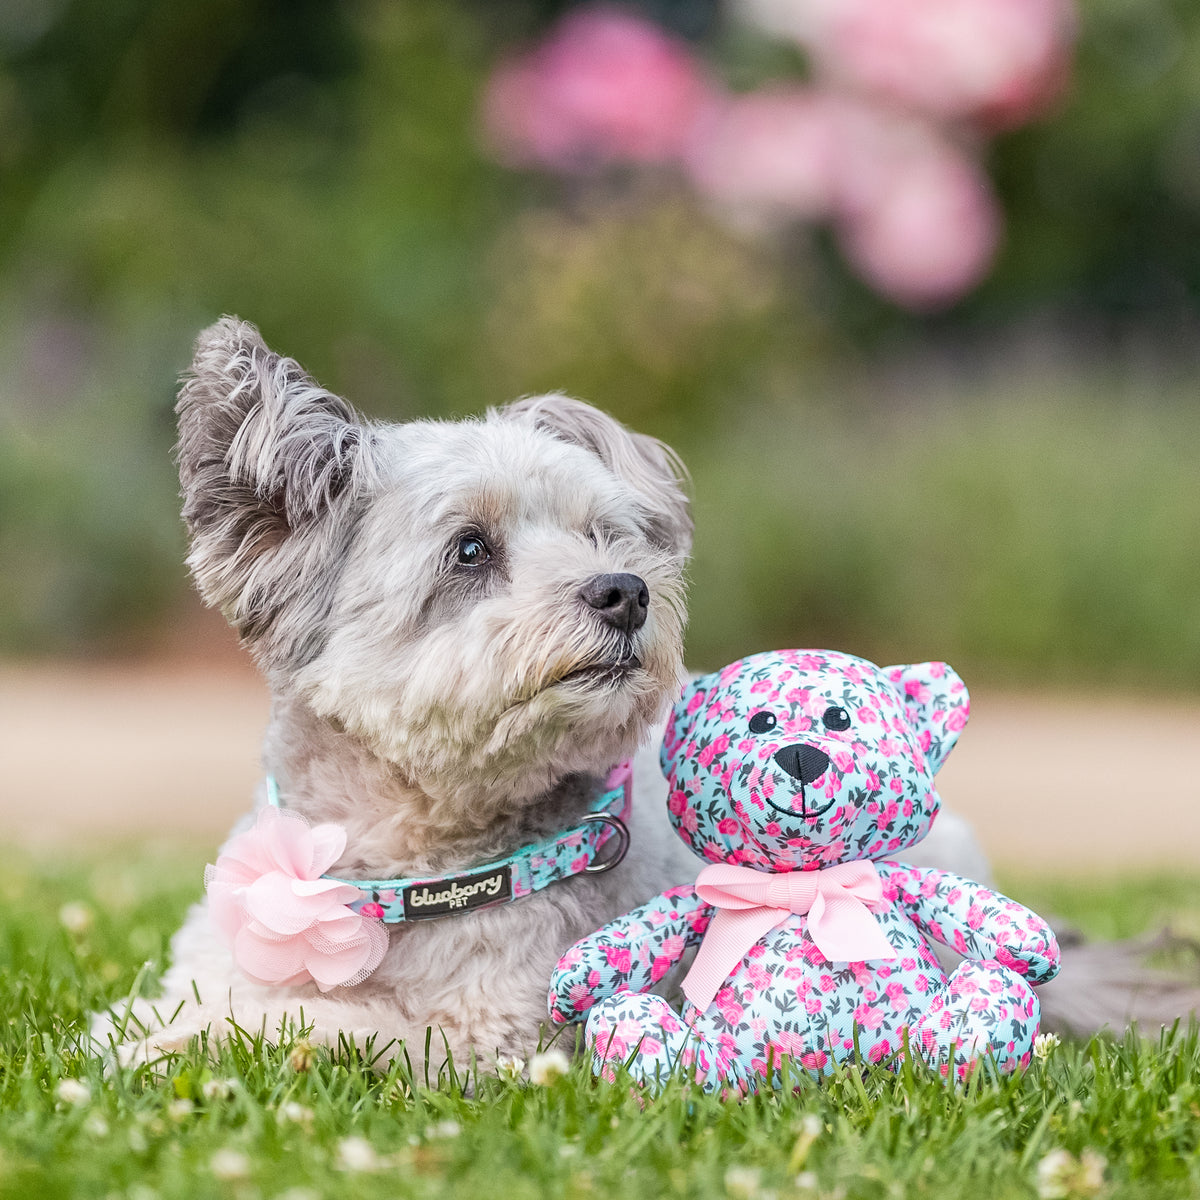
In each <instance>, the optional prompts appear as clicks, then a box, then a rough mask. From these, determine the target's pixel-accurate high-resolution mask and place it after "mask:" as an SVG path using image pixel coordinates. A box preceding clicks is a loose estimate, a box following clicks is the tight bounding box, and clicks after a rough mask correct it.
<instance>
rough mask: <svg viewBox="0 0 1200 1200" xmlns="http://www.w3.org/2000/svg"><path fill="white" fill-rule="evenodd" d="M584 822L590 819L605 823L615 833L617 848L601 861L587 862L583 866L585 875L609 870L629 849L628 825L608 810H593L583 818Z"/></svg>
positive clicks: (586, 822)
mask: <svg viewBox="0 0 1200 1200" xmlns="http://www.w3.org/2000/svg"><path fill="white" fill-rule="evenodd" d="M583 820H584V823H585V824H590V823H591V822H592V821H601V822H603V823H604V824H605V825H608V826H610V827H611V828H612V831H613V832H614V833H615V834H616V835H617V848H616V850H615V851H614V852H613V853H612V854H610V855H609V856H608V857H607V858H606V859H605V860H604V861H603V862H593V863H589V864H588V865H587V866H586V867H584V869H583V870H584V874H585V875H601V874H603V873H604V872H605V871H611V870H612V869H613V867H615V866H617V865H618V864H619V863H620V862H621V860H622V859H623V858H624V857H625V854H626V852H627V851H628V850H629V826H628V825H626V824H625V822H624V821H622V820H621V818H620V817H618V816H616V815H615V814H614V813H610V812H594V813H588V814H587V816H585V817H584V818H583Z"/></svg>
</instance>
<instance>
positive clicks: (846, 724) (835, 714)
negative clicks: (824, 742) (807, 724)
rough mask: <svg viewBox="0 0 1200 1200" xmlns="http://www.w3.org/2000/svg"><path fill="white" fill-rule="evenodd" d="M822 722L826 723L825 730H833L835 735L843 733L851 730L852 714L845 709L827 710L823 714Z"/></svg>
mask: <svg viewBox="0 0 1200 1200" xmlns="http://www.w3.org/2000/svg"><path fill="white" fill-rule="evenodd" d="M821 720H822V721H824V722H825V728H826V729H832V730H833V731H834V733H841V732H842V730H843V729H849V728H850V714H849V713H848V712H847V711H846V710H845V709H844V708H838V707H836V706H833V707H831V708H827V709H826V710H825V711H824V712H823V713H822V714H821Z"/></svg>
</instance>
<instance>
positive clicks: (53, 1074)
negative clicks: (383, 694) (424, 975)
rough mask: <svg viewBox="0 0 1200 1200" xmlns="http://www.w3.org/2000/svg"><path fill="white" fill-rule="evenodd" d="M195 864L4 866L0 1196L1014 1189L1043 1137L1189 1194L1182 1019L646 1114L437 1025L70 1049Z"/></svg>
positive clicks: (1132, 1184)
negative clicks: (499, 1069)
mask: <svg viewBox="0 0 1200 1200" xmlns="http://www.w3.org/2000/svg"><path fill="white" fill-rule="evenodd" d="M199 866H200V858H199V856H197V855H195V854H191V853H185V852H182V851H170V850H163V849H156V850H153V851H149V850H147V851H141V852H137V853H133V854H130V855H126V856H124V857H121V858H117V857H116V856H114V855H111V854H109V855H107V856H105V857H95V858H93V859H91V860H85V861H78V860H76V861H69V862H63V861H55V862H53V863H50V862H43V861H40V860H33V859H30V858H28V857H18V856H10V858H9V859H8V861H7V862H6V863H5V866H4V870H3V872H2V873H0V897H2V898H3V906H2V907H3V912H2V913H0V1200H8V1198H9V1197H11V1198H13V1200H17V1198H20V1200H28V1198H30V1197H41V1196H46V1197H55V1198H59V1197H63V1198H69V1197H91V1196H96V1197H114V1198H115V1197H121V1198H126V1197H127V1198H129V1200H152V1198H153V1197H162V1198H164V1200H171V1198H175V1197H179V1198H183V1197H188V1198H189V1200H190V1198H193V1197H194V1198H197V1200H205V1198H207V1197H233V1198H235V1200H251V1198H258V1197H261V1198H263V1200H269V1198H273V1197H286V1198H287V1200H303V1198H305V1197H307V1198H309V1200H311V1198H313V1197H320V1196H337V1197H348V1198H349V1197H372V1198H373V1197H378V1198H379V1200H384V1198H387V1200H392V1198H403V1197H419V1198H422V1200H424V1198H430V1200H436V1198H438V1197H443V1196H445V1197H456V1198H457V1197H470V1198H471V1200H475V1198H476V1197H478V1198H480V1200H506V1198H508V1197H513V1198H516V1197H535V1196H565V1197H574V1196H579V1197H590V1196H598V1197H610V1196H632V1197H638V1198H639V1200H641V1198H646V1200H649V1198H651V1197H657V1196H679V1197H689V1198H691V1197H698V1198H703V1197H733V1198H735V1200H736V1198H744V1197H751V1196H762V1197H769V1196H775V1197H779V1198H783V1197H792V1196H797V1197H813V1196H815V1195H820V1196H830V1197H842V1198H843V1200H856V1198H858V1197H862V1198H875V1197H879V1198H880V1200H890V1198H892V1197H904V1196H931V1197H948V1198H949V1197H954V1198H957V1197H962V1196H968V1195H969V1196H974V1197H988V1198H990V1197H1009V1196H1012V1197H1032V1196H1036V1195H1037V1194H1038V1192H1037V1185H1038V1168H1039V1164H1041V1163H1043V1161H1044V1160H1045V1159H1046V1157H1047V1156H1048V1155H1051V1154H1052V1153H1054V1152H1057V1151H1065V1152H1067V1153H1069V1154H1070V1155H1072V1156H1075V1157H1078V1156H1081V1155H1083V1154H1084V1153H1085V1152H1091V1153H1094V1154H1098V1155H1100V1156H1102V1157H1103V1158H1104V1160H1105V1164H1106V1165H1105V1168H1104V1179H1105V1182H1104V1185H1103V1194H1104V1195H1106V1196H1113V1197H1118V1196H1120V1197H1124V1196H1129V1197H1141V1196H1145V1197H1151V1196H1153V1197H1174V1196H1179V1197H1184V1196H1194V1195H1196V1194H1197V1193H1200V1035H1198V1032H1197V1030H1196V1029H1195V1028H1193V1029H1191V1030H1183V1029H1180V1030H1178V1031H1175V1032H1172V1033H1166V1034H1164V1035H1163V1036H1162V1037H1161V1038H1160V1039H1151V1040H1146V1041H1142V1040H1138V1039H1136V1038H1133V1037H1129V1038H1125V1039H1123V1040H1117V1041H1113V1040H1104V1039H1097V1040H1094V1041H1091V1042H1088V1043H1086V1044H1070V1043H1067V1044H1064V1045H1062V1046H1060V1047H1058V1048H1057V1049H1056V1050H1055V1051H1054V1052H1053V1053H1052V1054H1051V1055H1050V1057H1049V1058H1048V1060H1047V1061H1045V1062H1038V1063H1035V1064H1034V1066H1033V1067H1032V1068H1031V1069H1030V1070H1029V1071H1028V1072H1027V1073H1026V1074H1025V1075H1024V1076H1022V1077H1020V1078H1015V1079H1000V1078H994V1077H991V1076H990V1075H989V1074H988V1073H987V1072H984V1073H983V1074H981V1075H980V1076H979V1077H977V1078H976V1079H975V1080H974V1081H973V1082H972V1083H970V1084H969V1085H967V1086H966V1087H963V1086H958V1085H946V1084H944V1083H942V1082H941V1081H940V1080H938V1079H937V1078H936V1077H931V1076H928V1075H925V1074H924V1073H922V1072H919V1071H914V1070H907V1071H903V1072H901V1073H900V1074H897V1075H893V1074H890V1073H888V1072H887V1071H885V1070H881V1069H879V1068H876V1067H866V1068H864V1069H862V1070H846V1071H844V1072H842V1073H841V1074H840V1075H838V1076H836V1077H835V1078H833V1079H832V1080H830V1081H828V1082H826V1083H825V1084H823V1085H821V1086H817V1085H815V1084H812V1083H806V1084H804V1085H803V1086H801V1087H800V1088H799V1089H798V1090H796V1091H795V1092H791V1091H788V1092H783V1093H774V1094H768V1095H761V1096H756V1097H753V1098H751V1099H749V1100H747V1101H745V1102H742V1103H724V1104H723V1103H720V1102H719V1101H717V1100H715V1099H713V1098H712V1097H708V1096H704V1095H702V1094H698V1093H696V1092H695V1091H693V1090H689V1089H688V1088H686V1087H685V1086H683V1085H682V1084H673V1085H671V1086H669V1087H668V1089H667V1090H666V1092H665V1093H664V1095H663V1096H661V1097H660V1098H659V1099H657V1100H655V1101H652V1102H649V1103H646V1104H645V1105H644V1106H643V1105H642V1104H639V1102H638V1101H637V1100H635V1099H634V1098H633V1097H632V1096H631V1094H630V1090H629V1088H628V1087H627V1086H621V1085H617V1086H613V1085H609V1084H603V1083H598V1082H595V1081H593V1080H592V1079H591V1078H590V1077H589V1075H588V1073H587V1071H586V1068H585V1067H584V1066H582V1065H579V1064H577V1065H576V1066H574V1067H573V1068H572V1069H571V1070H570V1071H569V1072H568V1074H567V1075H566V1076H564V1077H563V1078H561V1079H559V1080H557V1082H554V1083H552V1084H550V1085H548V1086H536V1085H533V1084H530V1083H527V1082H521V1081H517V1080H510V1079H496V1078H493V1077H490V1076H480V1075H477V1074H476V1073H475V1072H474V1070H473V1069H472V1065H471V1064H457V1067H449V1068H448V1067H446V1066H445V1065H444V1064H443V1063H442V1061H441V1060H442V1057H443V1056H442V1055H440V1054H439V1053H438V1047H437V1043H436V1039H433V1040H431V1043H430V1046H429V1050H430V1054H429V1057H428V1060H427V1058H426V1047H424V1046H418V1047H409V1048H408V1054H407V1056H406V1057H401V1058H400V1059H399V1060H397V1061H396V1062H395V1063H394V1064H393V1065H392V1066H391V1068H390V1069H388V1070H386V1071H383V1072H380V1071H373V1070H372V1069H371V1068H370V1066H369V1065H368V1063H367V1059H369V1057H370V1053H371V1050H370V1048H360V1050H359V1051H358V1052H355V1051H354V1050H353V1049H351V1048H349V1047H344V1048H343V1049H342V1050H341V1051H339V1052H330V1051H327V1050H324V1049H316V1050H310V1049H308V1048H307V1044H306V1043H305V1042H304V1040H303V1037H302V1031H291V1032H288V1033H285V1035H284V1037H283V1039H282V1040H281V1042H280V1044H279V1045H277V1046H273V1045H271V1044H269V1043H267V1042H265V1041H264V1039H263V1038H262V1036H261V1033H259V1032H258V1031H248V1032H247V1033H246V1034H245V1036H243V1037H241V1038H239V1039H237V1040H235V1042H234V1043H233V1044H232V1045H227V1046H224V1047H223V1048H221V1049H219V1050H217V1051H216V1052H215V1056H214V1057H213V1058H211V1059H210V1058H209V1057H207V1056H206V1055H205V1054H203V1053H202V1052H201V1049H200V1048H199V1047H197V1048H196V1049H195V1051H194V1052H192V1053H188V1054H184V1055H180V1056H175V1057H172V1058H170V1059H168V1060H167V1061H165V1062H164V1063H162V1064H160V1065H159V1066H158V1067H157V1068H155V1069H150V1068H146V1067H141V1068H128V1069H115V1068H110V1069H109V1071H108V1072H107V1073H106V1072H105V1069H104V1066H103V1064H102V1063H101V1062H100V1061H99V1060H97V1059H96V1058H94V1057H92V1056H91V1055H89V1054H88V1053H86V1052H85V1050H84V1049H82V1048H81V1044H80V1038H81V1033H82V1031H83V1029H84V1025H85V1021H86V1014H87V1012H88V1011H89V1010H91V1009H93V1008H96V1007H99V1006H102V1005H104V1004H106V1003H110V1002H114V1001H117V1000H119V998H120V997H122V996H123V995H125V994H126V993H127V992H128V991H129V989H130V988H131V987H132V986H133V985H134V984H135V981H136V980H137V979H138V977H139V975H140V976H141V978H142V983H143V984H150V985H152V981H153V977H154V975H155V974H156V972H157V970H158V967H159V965H160V964H161V961H162V956H163V952H164V948H165V940H166V938H167V937H168V936H169V933H170V931H171V930H172V929H173V928H174V926H175V925H176V923H177V922H178V920H179V919H180V917H181V916H182V914H183V911H184V909H185V907H186V906H187V904H188V903H189V902H190V901H192V900H193V899H194V898H195V896H196V894H197V893H198V880H199ZM1195 882H1196V881H1195V880H1191V881H1159V882H1155V881H1146V882H1144V883H1141V884H1136V885H1134V884H1127V885H1121V886H1120V887H1115V888H1112V889H1109V890H1108V891H1107V892H1102V891H1099V890H1094V891H1092V892H1085V893H1084V897H1083V898H1082V899H1081V900H1080V901H1079V903H1078V905H1077V910H1078V911H1076V912H1070V911H1066V910H1064V911H1066V915H1068V916H1069V917H1071V918H1072V919H1078V918H1079V915H1080V913H1081V912H1083V911H1084V910H1086V911H1087V912H1088V913H1090V914H1091V916H1092V918H1093V921H1094V922H1095V921H1099V922H1100V923H1101V924H1102V923H1103V921H1104V920H1105V918H1104V915H1103V914H1104V912H1105V911H1106V910H1107V911H1110V912H1114V913H1115V912H1118V911H1127V909H1128V904H1127V901H1128V898H1129V896H1130V895H1136V896H1137V897H1139V899H1138V901H1137V904H1138V906H1139V907H1138V911H1140V912H1142V913H1144V914H1148V915H1149V916H1150V917H1151V919H1157V917H1158V914H1159V913H1160V911H1161V910H1163V909H1164V907H1166V908H1169V909H1170V910H1171V911H1178V910H1179V908H1180V907H1182V909H1183V910H1184V911H1185V912H1190V913H1191V914H1192V915H1193V916H1194V914H1195V911H1196V909H1197V907H1200V905H1198V903H1197V899H1196V897H1197V896H1198V895H1200V890H1198V889H1196V887H1195ZM1189 885H1190V890H1189ZM1031 886H1032V887H1033V888H1034V890H1036V884H1035V885H1031ZM1023 894H1024V893H1023ZM1041 895H1042V896H1045V897H1046V898H1048V899H1052V898H1056V889H1055V887H1054V886H1053V885H1050V886H1047V887H1044V888H1043V889H1042V893H1041ZM1069 896H1070V892H1069V889H1063V890H1062V892H1061V893H1058V894H1057V899H1059V900H1061V899H1064V898H1065V899H1066V900H1067V904H1068V908H1069V906H1070V899H1069ZM1029 898H1030V899H1034V896H1033V894H1032V892H1030V893H1029ZM1038 898H1039V899H1040V897H1038ZM64 905H69V906H71V907H69V908H67V909H66V911H65V912H64V909H63V906H64ZM1114 927H1115V926H1114ZM1120 931H1121V932H1126V931H1127V930H1124V929H1121V930H1120ZM147 962H149V963H150V964H151V965H150V966H149V967H148V968H147V967H146V966H145V964H146V963H147ZM427 1061H428V1066H427ZM64 1080H77V1081H80V1082H81V1083H82V1084H83V1085H85V1087H86V1089H87V1092H86V1097H84V1095H83V1093H82V1092H81V1091H80V1090H79V1089H78V1088H76V1089H75V1092H76V1094H77V1096H78V1097H79V1098H73V1097H72V1090H71V1089H72V1085H70V1084H67V1085H66V1087H65V1088H64V1086H63V1081H64ZM468 1083H470V1084H471V1085H472V1087H471V1088H467V1087H466V1085H467V1084H468ZM814 1118H815V1120H814ZM1068 1165H1069V1163H1068ZM1077 1182H1080V1181H1079V1180H1077ZM1076 1194H1089V1193H1088V1189H1087V1188H1086V1187H1083V1188H1082V1190H1078V1191H1077V1192H1076Z"/></svg>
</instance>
